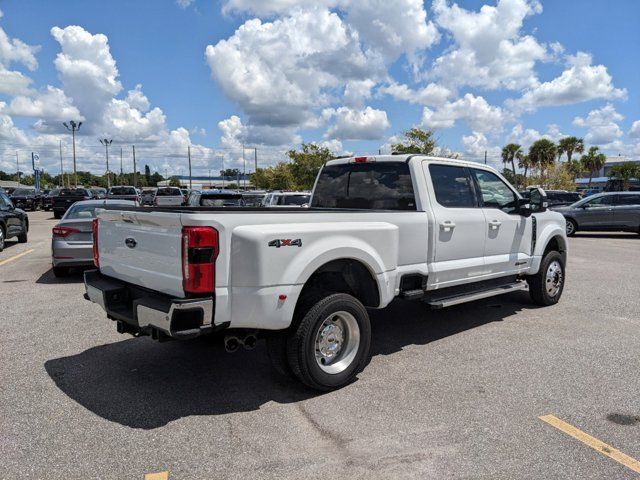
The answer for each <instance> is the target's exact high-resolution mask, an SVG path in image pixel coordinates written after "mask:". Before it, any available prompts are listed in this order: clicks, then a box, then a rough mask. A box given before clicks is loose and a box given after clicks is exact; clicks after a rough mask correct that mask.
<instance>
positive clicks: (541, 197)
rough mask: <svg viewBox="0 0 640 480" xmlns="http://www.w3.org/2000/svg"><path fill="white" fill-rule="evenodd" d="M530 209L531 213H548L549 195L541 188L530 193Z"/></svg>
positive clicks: (533, 189)
mask: <svg viewBox="0 0 640 480" xmlns="http://www.w3.org/2000/svg"><path fill="white" fill-rule="evenodd" d="M530 194H531V196H530V198H529V208H530V209H531V213H542V212H546V211H547V208H549V202H548V201H547V194H546V193H545V191H544V190H543V189H541V188H540V187H538V188H532V189H531V191H530Z"/></svg>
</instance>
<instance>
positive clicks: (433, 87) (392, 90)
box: [378, 83, 453, 106]
mask: <svg viewBox="0 0 640 480" xmlns="http://www.w3.org/2000/svg"><path fill="white" fill-rule="evenodd" d="M378 93H380V94H387V95H391V96H392V97H393V98H394V99H395V100H402V101H404V102H409V103H416V104H419V105H426V106H441V105H443V104H445V103H446V101H447V100H448V99H449V98H450V97H451V96H452V95H453V92H452V91H451V90H450V89H448V88H447V87H444V86H442V85H438V84H436V83H430V84H429V85H427V86H426V87H423V88H420V89H418V90H412V89H411V88H409V87H408V86H407V85H405V84H398V83H392V84H390V85H387V86H385V87H381V88H380V89H378Z"/></svg>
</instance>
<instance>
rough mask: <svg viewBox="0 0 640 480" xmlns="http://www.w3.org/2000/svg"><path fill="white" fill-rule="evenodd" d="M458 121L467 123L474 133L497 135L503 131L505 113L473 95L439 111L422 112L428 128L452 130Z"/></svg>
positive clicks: (447, 104) (426, 110) (466, 95)
mask: <svg viewBox="0 0 640 480" xmlns="http://www.w3.org/2000/svg"><path fill="white" fill-rule="evenodd" d="M457 120H463V121H465V122H466V123H467V125H468V126H469V128H470V129H471V130H473V131H476V132H480V133H489V132H493V133H496V132H499V131H500V130H501V129H502V125H503V123H504V121H505V113H504V112H503V110H502V109H501V108H500V107H495V106H492V105H489V104H488V103H487V101H486V100H485V99H484V98H483V97H480V96H478V97H476V96H474V95H472V94H471V93H467V94H465V95H464V97H462V98H459V99H457V100H456V101H454V102H448V103H446V104H444V105H442V106H441V107H439V108H438V109H437V110H432V109H430V108H429V107H425V108H424V110H423V112H422V124H423V125H424V126H425V127H427V128H435V129H438V128H451V127H453V126H454V125H455V123H456V121H457Z"/></svg>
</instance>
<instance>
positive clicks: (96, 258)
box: [91, 218, 100, 268]
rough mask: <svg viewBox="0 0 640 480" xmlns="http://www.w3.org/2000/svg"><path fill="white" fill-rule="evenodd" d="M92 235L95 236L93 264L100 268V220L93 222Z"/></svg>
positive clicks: (95, 219)
mask: <svg viewBox="0 0 640 480" xmlns="http://www.w3.org/2000/svg"><path fill="white" fill-rule="evenodd" d="M91 233H92V234H93V264H94V265H95V266H96V268H100V252H99V251H98V219H97V218H94V219H93V221H92V222H91Z"/></svg>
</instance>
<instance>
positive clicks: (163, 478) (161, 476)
mask: <svg viewBox="0 0 640 480" xmlns="http://www.w3.org/2000/svg"><path fill="white" fill-rule="evenodd" d="M144 480H169V472H158V473H145V475H144Z"/></svg>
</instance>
